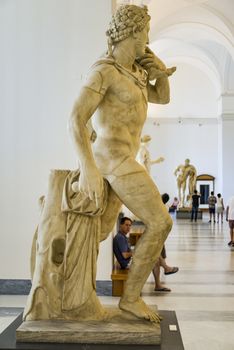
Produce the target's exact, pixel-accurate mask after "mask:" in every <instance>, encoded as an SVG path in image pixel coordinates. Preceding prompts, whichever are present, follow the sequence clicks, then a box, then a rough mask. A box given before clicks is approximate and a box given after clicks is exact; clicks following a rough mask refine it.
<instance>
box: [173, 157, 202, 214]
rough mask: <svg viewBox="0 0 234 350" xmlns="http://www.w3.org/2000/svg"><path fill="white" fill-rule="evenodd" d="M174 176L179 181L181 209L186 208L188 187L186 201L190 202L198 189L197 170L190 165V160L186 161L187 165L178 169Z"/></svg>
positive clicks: (182, 165)
mask: <svg viewBox="0 0 234 350" xmlns="http://www.w3.org/2000/svg"><path fill="white" fill-rule="evenodd" d="M174 175H175V176H176V179H177V188H178V197H179V201H180V204H179V207H180V208H184V207H185V192H186V187H188V195H187V197H186V200H187V202H189V201H191V198H192V194H193V192H194V190H195V189H196V179H197V171H196V168H195V167H194V166H193V165H192V164H190V160H189V159H185V163H184V164H181V165H179V166H178V167H177V168H176V170H175V172H174Z"/></svg>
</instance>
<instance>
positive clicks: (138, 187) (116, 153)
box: [69, 5, 175, 322]
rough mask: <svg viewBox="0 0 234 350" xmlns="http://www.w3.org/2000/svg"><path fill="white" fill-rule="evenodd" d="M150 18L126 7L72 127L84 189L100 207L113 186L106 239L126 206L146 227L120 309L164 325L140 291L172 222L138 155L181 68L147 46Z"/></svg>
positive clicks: (81, 188) (115, 18)
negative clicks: (150, 108)
mask: <svg viewBox="0 0 234 350" xmlns="http://www.w3.org/2000/svg"><path fill="white" fill-rule="evenodd" d="M149 20H150V16H149V15H148V14H147V7H146V6H144V7H138V6H135V5H122V6H120V7H119V9H118V10H117V12H116V14H115V16H113V18H112V21H111V23H110V27H109V30H108V31H107V36H108V56H105V57H103V58H101V59H100V60H99V61H97V62H96V63H95V64H94V65H93V67H92V69H91V72H90V75H89V78H88V80H87V83H86V84H85V86H84V87H83V89H82V91H81V93H80V95H79V97H78V99H77V101H76V102H75V105H74V108H73V112H72V116H71V119H70V123H69V126H70V131H71V135H72V139H73V141H74V145H75V148H76V152H77V155H78V161H79V170H80V180H79V184H78V187H79V191H81V193H84V194H85V195H88V196H89V197H90V199H92V200H94V201H96V205H97V206H99V199H100V197H101V193H102V190H103V178H104V179H106V180H107V181H108V183H109V200H108V205H107V208H106V211H105V213H104V214H103V217H102V227H101V230H102V236H101V239H102V240H103V239H105V238H106V237H107V236H108V234H109V232H111V230H112V228H113V226H114V224H115V222H116V220H117V216H118V212H119V209H120V206H121V205H122V203H123V204H124V205H126V206H127V207H128V208H129V210H131V211H132V212H133V213H134V214H135V215H136V216H137V217H139V218H140V219H141V220H142V221H143V222H144V223H145V225H146V230H145V232H144V233H143V235H142V238H141V239H140V241H139V244H138V245H137V246H136V249H135V252H134V256H133V262H132V265H131V268H130V271H129V276H128V280H127V282H126V287H125V290H124V294H123V296H122V298H121V300H120V303H119V307H120V309H122V310H124V311H127V312H130V313H132V314H134V315H135V316H137V317H139V318H145V319H148V320H150V321H152V322H159V320H160V316H159V315H158V314H157V313H156V312H154V311H153V310H151V309H150V308H149V307H148V306H147V305H146V304H145V303H144V301H143V300H142V299H141V298H140V293H141V290H142V288H143V285H144V284H145V281H146V280H147V278H148V276H149V274H150V272H151V270H152V268H153V266H154V264H155V261H156V260H157V258H158V256H159V255H160V253H161V250H162V247H163V243H164V241H165V239H166V237H167V235H168V233H169V232H170V230H171V227H172V220H171V218H170V215H169V214H168V212H167V209H166V207H165V205H164V204H163V203H162V200H161V196H160V193H159V192H158V189H157V187H156V186H155V184H154V182H153V180H152V179H151V177H150V175H149V174H148V173H147V172H146V171H145V170H144V169H143V168H142V166H141V165H140V164H139V163H138V162H137V161H136V160H135V157H136V154H137V151H138V149H139V145H140V135H141V131H142V127H143V124H144V122H145V119H146V114H147V103H148V101H149V102H152V103H161V104H166V103H168V102H169V82H168V76H169V75H171V74H172V73H173V72H174V71H175V68H174V67H173V68H170V69H166V67H165V65H164V63H163V62H162V61H161V60H160V59H159V58H158V57H157V56H155V55H154V53H153V52H152V51H151V50H150V49H149V48H148V47H147V44H148V43H149V39H148V32H149ZM155 79H156V82H155V83H154V84H153V83H151V81H154V80H155ZM94 112H95V114H94ZM91 118H92V125H93V129H94V131H95V141H94V142H93V143H92V144H91V142H90V136H89V133H88V128H87V122H88V121H89V120H90V119H91Z"/></svg>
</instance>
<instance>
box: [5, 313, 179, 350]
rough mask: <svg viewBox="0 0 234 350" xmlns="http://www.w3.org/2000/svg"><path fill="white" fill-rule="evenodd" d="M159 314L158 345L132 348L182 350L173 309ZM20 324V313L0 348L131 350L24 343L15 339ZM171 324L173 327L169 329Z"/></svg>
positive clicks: (10, 326) (104, 346)
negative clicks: (159, 330) (159, 334)
mask: <svg viewBox="0 0 234 350" xmlns="http://www.w3.org/2000/svg"><path fill="white" fill-rule="evenodd" d="M159 314H160V315H161V316H162V317H163V319H162V321H161V324H160V326H161V344H158V345H144V344H139V345H137V344H136V345H134V349H139V350H149V349H152V350H184V347H183V342H182V339H181V334H180V329H179V325H178V321H177V318H176V314H175V311H166V310H160V311H159ZM21 324H22V313H21V314H19V316H18V317H17V318H16V319H15V320H14V321H13V322H12V323H11V324H10V325H9V326H8V327H7V328H6V329H5V330H4V331H3V332H2V333H1V334H0V349H4V350H13V349H21V350H28V349H30V350H49V349H50V350H84V349H89V350H100V349H108V350H116V349H123V350H132V348H133V346H132V345H116V344H114V345H111V344H107V345H100V344H87V343H83V344H74V343H73V344H72V343H71V344H68V343H64V344H62V343H41V342H40V343H39V342H38V343H34V342H33V343H26V342H20V343H19V342H17V341H16V330H17V329H18V328H19V326H20V325H21ZM171 326H173V328H176V330H175V329H174V330H173V331H172V330H171V329H170V328H171Z"/></svg>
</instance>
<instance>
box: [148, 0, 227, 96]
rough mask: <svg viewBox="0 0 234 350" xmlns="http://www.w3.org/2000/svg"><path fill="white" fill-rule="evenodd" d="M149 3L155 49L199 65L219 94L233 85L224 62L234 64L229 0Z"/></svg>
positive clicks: (164, 54) (171, 56)
mask: <svg viewBox="0 0 234 350" xmlns="http://www.w3.org/2000/svg"><path fill="white" fill-rule="evenodd" d="M148 7H149V12H150V15H151V37H150V39H151V45H152V47H153V48H154V50H156V52H158V53H159V52H160V54H161V55H163V57H166V56H167V57H170V61H173V57H174V60H175V63H176V62H181V60H183V61H184V60H186V62H187V63H190V64H191V65H195V66H197V67H199V68H200V69H201V70H202V71H204V74H207V75H209V78H210V79H211V80H212V82H213V84H214V85H215V87H216V89H218V90H219V95H221V94H222V93H223V92H226V91H228V90H229V87H230V86H233V85H234V84H232V83H230V76H228V75H227V64H228V68H229V70H230V65H231V66H232V65H234V45H233V44H234V35H233V34H234V23H233V12H234V2H233V1H232V0H224V1H218V0H203V1H202V0H200V1H199V0H152V1H150V2H148ZM232 79H233V80H234V77H232ZM217 92H218V91H217Z"/></svg>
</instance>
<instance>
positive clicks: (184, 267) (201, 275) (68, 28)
mask: <svg viewBox="0 0 234 350" xmlns="http://www.w3.org/2000/svg"><path fill="white" fill-rule="evenodd" d="M121 4H125V5H127V4H129V5H137V6H142V5H146V6H147V7H148V14H149V15H150V16H151V19H150V30H149V44H148V45H149V48H150V49H151V50H152V51H153V52H154V53H155V55H156V56H157V57H159V58H160V60H162V62H164V64H165V65H166V67H176V71H175V72H174V73H173V74H172V75H171V76H169V77H168V80H169V84H170V102H169V103H167V104H157V103H150V102H149V103H148V110H147V117H146V120H145V123H144V125H143V128H142V131H141V137H143V136H144V135H148V136H149V137H148V138H146V139H147V142H142V143H141V145H142V144H143V145H144V146H145V147H146V148H145V149H146V153H147V155H148V157H150V159H151V160H152V162H151V167H150V177H151V178H152V180H153V182H154V183H155V184H156V186H157V188H158V191H159V193H160V194H161V195H162V194H165V193H167V194H168V195H169V200H168V202H167V203H166V208H167V211H168V215H169V216H170V217H171V219H172V229H171V232H170V233H169V235H168V237H167V239H166V242H165V246H166V262H167V264H168V265H169V266H171V267H172V268H176V267H178V269H176V270H173V273H172V272H171V273H166V270H164V269H163V268H162V266H161V267H159V269H160V283H161V284H160V286H161V287H160V288H156V290H155V283H154V275H153V274H152V273H151V274H150V275H149V277H148V279H147V280H146V283H145V284H144V286H143V289H142V292H141V297H142V299H143V300H144V302H145V303H147V305H149V306H150V305H152V306H155V305H157V308H158V310H159V313H160V310H163V312H166V311H173V312H174V314H173V315H176V320H177V321H176V325H175V324H169V329H170V332H169V333H173V334H172V336H173V335H174V334H175V333H177V334H179V337H180V340H181V344H180V345H178V344H177V343H175V345H170V346H171V347H169V345H168V348H166V347H156V348H157V349H164V350H166V349H168V350H169V349H174V350H180V349H181V350H182V349H185V350H233V349H234V333H233V327H234V243H233V245H232V244H229V245H228V243H229V241H230V230H231V229H230V227H229V226H230V218H229V221H228V220H226V213H227V206H228V205H229V203H230V199H231V198H232V197H233V196H234V181H233V178H234V162H233V152H234V1H233V0H222V1H220V0H142V1H140V0H139V1H137V0H136V1H134V0H133V1H131V0H129V1H127V0H126V1H124V0H123V1H121V0H112V1H111V0H98V1H95V0H20V1H18V0H0V43H1V55H0V77H1V78H0V110H1V128H0V143H1V175H0V177H1V181H0V182H1V198H2V199H1V203H0V206H1V231H0V232H1V233H0V349H1V348H4V346H3V345H2V344H1V339H2V338H1V335H4V334H5V333H4V332H6V330H7V329H8V327H9V326H10V325H11V324H12V322H14V320H15V319H16V318H17V317H19V315H20V314H21V313H22V311H23V308H24V307H25V305H26V301H27V298H28V294H29V291H30V287H31V268H30V266H31V267H32V256H31V250H32V242H33V237H34V233H35V231H36V228H37V226H38V224H39V221H40V216H41V208H40V198H42V196H46V194H47V191H48V179H49V175H50V173H51V170H53V169H57V170H66V171H68V170H70V171H76V169H77V168H78V167H79V162H78V157H77V153H76V149H75V147H74V144H73V141H72V137H71V135H70V132H69V128H68V121H69V118H70V115H71V113H72V110H73V106H74V102H75V100H76V99H77V97H78V96H79V93H80V91H81V88H82V86H83V85H85V83H86V81H87V76H88V72H89V70H90V67H91V66H92V65H93V64H94V62H96V61H97V60H98V59H100V57H101V56H103V55H105V52H107V48H108V42H107V36H106V31H107V29H108V26H109V22H110V20H111V17H112V15H113V13H115V11H116V10H117V9H118V8H119V6H120V5H121ZM85 103H86V101H84V104H85ZM126 123H127V119H126ZM122 136H123V137H124V135H122ZM126 137H128V136H126ZM94 142H95V141H94ZM103 153H105V149H103ZM158 159H159V160H158ZM187 159H189V161H190V167H192V168H193V169H195V170H196V171H195V173H194V174H195V175H194V176H195V185H194V189H197V191H198V193H199V195H201V197H200V205H199V212H198V219H197V220H195V221H191V205H192V204H191V195H192V193H190V189H189V179H186V180H185V189H184V190H183V186H182V187H181V183H179V176H178V174H176V170H179V171H181V169H182V171H183V169H184V167H185V162H186V160H187ZM153 160H158V161H156V162H155V164H154V163H153ZM178 168H180V169H178ZM147 176H149V175H147ZM187 180H188V181H187ZM108 181H109V180H108ZM111 181H112V179H111V180H110V182H111ZM113 181H114V180H113ZM186 181H187V182H186ZM181 191H182V192H181ZM183 191H184V192H183ZM211 191H213V192H214V195H215V196H216V197H217V194H219V193H220V194H221V195H222V198H223V206H224V211H223V218H221V216H220V217H219V219H218V218H217V216H216V214H215V216H214V217H212V220H211V222H210V216H209V204H208V197H209V196H210V192H211ZM183 196H184V198H182V197H183ZM175 197H177V198H179V199H180V203H179V204H178V207H177V208H175V209H173V210H171V209H170V207H171V206H172V204H173V200H174V198H175ZM182 201H184V202H183V205H182V204H181V203H182ZM233 203H234V202H233ZM140 204H141V203H140V201H139V205H140ZM148 205H149V207H147V208H149V211H150V210H151V209H152V208H151V203H148ZM145 211H146V210H145V207H144V204H142V213H144V212H145ZM121 216H122V217H123V216H127V217H129V218H131V219H132V220H133V223H132V226H131V228H130V233H128V240H129V242H130V243H129V244H130V245H131V246H132V250H133V251H134V249H135V248H134V246H135V244H136V242H137V240H138V239H139V238H140V237H141V235H142V234H143V235H144V230H145V225H144V222H143V220H141V219H139V217H137V216H134V214H133V213H132V212H131V211H130V210H129V209H128V208H127V207H126V206H125V205H123V206H122V207H121V209H120V210H119V216H118V218H117V219H116V222H115V225H114V229H113V230H112V231H111V232H110V233H109V235H108V236H107V238H106V239H105V240H103V241H102V242H101V243H100V246H99V254H98V258H97V272H96V290H97V295H98V298H99V300H100V301H101V303H102V304H103V305H108V306H116V307H117V306H118V303H119V300H120V298H121V295H122V293H123V289H124V288H125V287H124V286H125V283H126V279H127V277H128V270H127V272H126V270H125V272H124V273H123V274H122V275H121V273H119V271H118V267H116V266H117V263H116V258H115V256H114V254H113V238H114V236H115V235H116V233H117V231H118V230H119V226H120V218H121ZM143 216H144V215H143ZM233 219H234V218H233ZM214 221H215V222H214ZM233 222H234V221H233ZM82 249H84V248H82ZM139 250H140V243H139ZM133 254H134V253H133ZM116 271H117V272H116ZM175 272H176V273H175ZM114 288H116V290H114ZM173 327H174V328H173ZM168 336H169V335H168ZM4 339H5V338H4ZM162 341H164V340H163V339H162ZM117 343H118V341H117ZM121 347H122V345H121V342H120V343H119V349H121ZM57 348H58V349H60V347H57ZM88 348H89V347H88V346H87V347H86V348H85V349H88ZM140 348H141V349H143V347H139V349H140ZM152 348H153V347H152ZM156 348H155V349H156ZM64 349H65V348H64ZM82 349H84V348H82ZM124 349H125V348H124Z"/></svg>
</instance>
